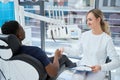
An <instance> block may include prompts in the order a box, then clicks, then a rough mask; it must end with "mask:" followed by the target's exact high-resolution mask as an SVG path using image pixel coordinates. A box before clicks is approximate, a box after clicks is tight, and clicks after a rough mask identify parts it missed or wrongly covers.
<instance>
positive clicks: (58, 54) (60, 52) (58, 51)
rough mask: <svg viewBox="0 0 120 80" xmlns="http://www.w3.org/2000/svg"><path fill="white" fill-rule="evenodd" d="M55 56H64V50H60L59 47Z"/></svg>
mask: <svg viewBox="0 0 120 80" xmlns="http://www.w3.org/2000/svg"><path fill="white" fill-rule="evenodd" d="M55 56H57V57H58V59H60V58H61V57H62V51H61V50H59V49H57V50H56V51H55Z"/></svg>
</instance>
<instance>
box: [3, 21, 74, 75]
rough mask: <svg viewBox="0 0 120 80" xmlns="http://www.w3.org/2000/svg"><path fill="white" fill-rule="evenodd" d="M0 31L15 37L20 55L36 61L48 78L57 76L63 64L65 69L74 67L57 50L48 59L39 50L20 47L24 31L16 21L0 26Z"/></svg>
mask: <svg viewBox="0 0 120 80" xmlns="http://www.w3.org/2000/svg"><path fill="white" fill-rule="evenodd" d="M1 29H2V33H3V34H14V35H16V37H17V38H18V39H19V40H20V42H21V47H20V50H19V51H20V53H25V54H28V55H30V56H33V57H35V58H36V59H38V60H39V61H40V62H41V63H42V64H43V66H44V67H45V70H46V72H47V74H48V75H49V76H50V77H55V76H57V74H58V70H59V68H60V67H61V66H62V65H63V64H65V66H66V67H75V66H76V64H75V63H72V62H71V61H70V60H69V59H68V58H67V57H66V56H65V55H62V51H61V50H59V49H57V50H56V51H55V55H54V57H52V58H48V57H47V55H46V53H45V52H44V51H43V50H42V49H41V48H39V47H35V46H25V45H22V40H24V38H25V31H24V30H23V28H22V26H21V25H20V24H19V23H18V22H17V21H9V22H6V23H4V24H3V25H2V28H1Z"/></svg>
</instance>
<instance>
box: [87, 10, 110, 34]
mask: <svg viewBox="0 0 120 80" xmlns="http://www.w3.org/2000/svg"><path fill="white" fill-rule="evenodd" d="M89 13H93V15H94V16H95V17H96V18H100V19H101V20H100V25H101V29H102V31H103V32H105V33H107V34H108V35H110V28H109V25H108V23H107V21H104V14H103V12H102V11H101V10H99V9H92V10H90V11H89V12H88V13H87V14H89Z"/></svg>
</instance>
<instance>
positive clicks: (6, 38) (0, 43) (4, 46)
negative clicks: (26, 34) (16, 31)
mask: <svg viewBox="0 0 120 80" xmlns="http://www.w3.org/2000/svg"><path fill="white" fill-rule="evenodd" d="M19 47H20V42H19V40H18V38H17V37H16V36H15V35H13V34H9V35H5V34H0V56H1V57H2V58H3V59H9V58H11V57H12V55H16V54H17V53H18V51H19Z"/></svg>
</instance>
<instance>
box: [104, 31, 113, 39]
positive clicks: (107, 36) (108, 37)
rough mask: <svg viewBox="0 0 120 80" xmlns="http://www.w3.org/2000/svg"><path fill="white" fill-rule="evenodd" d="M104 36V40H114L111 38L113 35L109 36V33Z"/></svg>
mask: <svg viewBox="0 0 120 80" xmlns="http://www.w3.org/2000/svg"><path fill="white" fill-rule="evenodd" d="M103 36H104V39H106V40H112V37H111V35H108V34H107V33H105V32H104V33H103Z"/></svg>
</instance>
